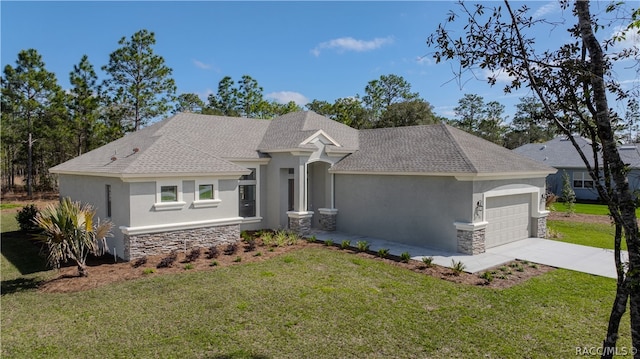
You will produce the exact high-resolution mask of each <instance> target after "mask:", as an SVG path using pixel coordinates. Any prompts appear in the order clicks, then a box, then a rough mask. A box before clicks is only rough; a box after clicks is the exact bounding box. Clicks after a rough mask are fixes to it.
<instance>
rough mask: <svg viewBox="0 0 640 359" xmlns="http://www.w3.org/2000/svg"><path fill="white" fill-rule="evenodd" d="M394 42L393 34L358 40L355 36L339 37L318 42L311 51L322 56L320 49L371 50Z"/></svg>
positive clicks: (339, 50) (342, 50)
mask: <svg viewBox="0 0 640 359" xmlns="http://www.w3.org/2000/svg"><path fill="white" fill-rule="evenodd" d="M391 43H393V38H392V37H391V36H387V37H377V38H375V39H373V40H368V41H367V40H358V39H354V38H353V37H341V38H338V39H333V40H329V41H325V42H322V43H320V44H318V46H316V47H315V48H314V49H312V50H311V53H312V54H313V55H314V56H320V51H322V50H328V49H336V50H337V51H338V52H344V51H356V52H363V51H371V50H375V49H378V48H380V47H382V46H384V45H387V44H391Z"/></svg>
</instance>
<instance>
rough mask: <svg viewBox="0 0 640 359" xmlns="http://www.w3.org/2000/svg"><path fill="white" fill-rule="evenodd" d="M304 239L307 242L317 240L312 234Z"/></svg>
mask: <svg viewBox="0 0 640 359" xmlns="http://www.w3.org/2000/svg"><path fill="white" fill-rule="evenodd" d="M306 240H307V242H309V243H315V242H317V241H318V239H317V238H316V236H315V235H313V236H311V237H307V238H306Z"/></svg>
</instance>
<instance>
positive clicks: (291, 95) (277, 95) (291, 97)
mask: <svg viewBox="0 0 640 359" xmlns="http://www.w3.org/2000/svg"><path fill="white" fill-rule="evenodd" d="M265 97H266V98H271V99H274V100H275V101H276V102H278V103H282V104H287V103H289V102H291V101H293V102H295V103H296V105H298V106H304V105H306V104H308V103H309V99H308V98H306V97H305V96H304V95H303V94H301V93H298V92H293V91H279V92H271V93H268V94H266V95H265Z"/></svg>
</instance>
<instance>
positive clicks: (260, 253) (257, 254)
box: [253, 252, 262, 257]
mask: <svg viewBox="0 0 640 359" xmlns="http://www.w3.org/2000/svg"><path fill="white" fill-rule="evenodd" d="M261 255H262V252H256V254H254V255H253V256H254V257H260V256H261Z"/></svg>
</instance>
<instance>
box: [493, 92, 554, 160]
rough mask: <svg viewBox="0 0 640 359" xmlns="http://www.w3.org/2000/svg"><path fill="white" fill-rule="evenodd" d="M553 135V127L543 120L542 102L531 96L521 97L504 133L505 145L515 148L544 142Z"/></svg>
mask: <svg viewBox="0 0 640 359" xmlns="http://www.w3.org/2000/svg"><path fill="white" fill-rule="evenodd" d="M553 136H554V128H553V127H552V126H549V124H548V122H547V121H546V120H545V116H544V107H543V106H542V103H541V102H540V101H538V99H536V98H535V97H533V96H528V97H521V98H520V102H519V103H518V104H517V105H516V113H515V115H514V117H513V120H512V121H511V126H510V128H509V131H508V133H507V134H506V141H505V146H506V147H507V148H511V149H513V148H516V147H520V146H522V145H525V144H528V143H537V142H546V141H548V140H550V139H552V138H553Z"/></svg>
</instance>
